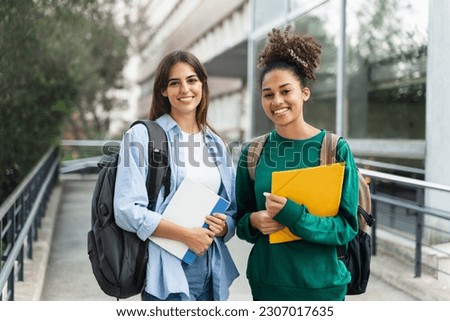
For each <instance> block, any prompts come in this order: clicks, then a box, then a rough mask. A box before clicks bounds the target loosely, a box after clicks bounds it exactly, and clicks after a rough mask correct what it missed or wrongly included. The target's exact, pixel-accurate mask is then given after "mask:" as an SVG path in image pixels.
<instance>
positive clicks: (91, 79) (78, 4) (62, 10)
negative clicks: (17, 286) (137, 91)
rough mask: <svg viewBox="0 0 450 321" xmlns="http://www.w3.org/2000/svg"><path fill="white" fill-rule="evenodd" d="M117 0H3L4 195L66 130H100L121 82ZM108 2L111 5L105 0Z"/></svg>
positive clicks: (123, 49)
mask: <svg viewBox="0 0 450 321" xmlns="http://www.w3.org/2000/svg"><path fill="white" fill-rule="evenodd" d="M114 3H115V1H113V0H111V1H99V0H97V1H95V0H84V1H75V0H74V1H70V0H34V1H28V0H4V1H1V2H0V92H1V95H0V118H1V127H0V150H1V151H2V152H1V153H0V201H2V200H3V199H4V198H5V197H6V196H7V195H8V194H9V193H10V192H11V190H12V188H14V187H15V186H16V184H17V183H18V181H20V179H21V178H23V177H24V176H25V175H26V174H27V173H28V172H29V170H30V169H31V168H32V167H33V166H34V164H36V162H37V160H38V159H39V158H40V157H41V156H42V155H43V154H44V153H45V151H46V150H47V149H48V148H49V147H50V146H51V145H52V144H54V143H55V142H56V141H57V140H58V139H59V138H60V136H61V132H62V130H63V129H64V126H65V125H66V124H67V123H68V121H67V119H68V117H67V116H68V115H70V114H71V113H75V114H76V115H79V117H78V120H77V121H74V119H75V118H74V117H70V119H71V121H69V123H70V124H71V126H70V127H71V130H72V131H73V132H74V133H76V135H74V136H75V137H77V136H78V137H103V135H104V133H105V132H106V130H107V128H108V126H109V118H108V111H110V110H111V109H112V108H114V107H115V106H117V105H118V102H117V101H116V100H115V99H114V96H113V95H112V94H111V91H112V90H113V89H114V88H121V87H122V86H123V79H122V69H123V67H124V65H125V63H126V60H127V45H128V40H127V37H126V36H125V35H124V34H123V32H122V31H121V30H120V29H119V28H118V26H117V25H116V23H115V21H114V15H113V11H112V8H113V4H114ZM105 4H108V5H105Z"/></svg>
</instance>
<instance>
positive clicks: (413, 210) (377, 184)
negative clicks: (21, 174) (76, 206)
mask: <svg viewBox="0 0 450 321" xmlns="http://www.w3.org/2000/svg"><path fill="white" fill-rule="evenodd" d="M106 144H119V141H63V142H62V146H63V147H64V148H65V149H66V152H67V151H69V150H71V149H73V148H96V153H97V154H98V151H99V150H98V148H99V147H104V146H105V145H106ZM93 153H94V154H95V152H93ZM80 154H83V153H80ZM91 155H92V151H91ZM98 157H99V156H96V157H86V158H81V159H78V160H73V161H65V162H63V163H62V166H61V168H60V172H61V173H62V174H63V173H70V172H72V171H77V170H80V169H88V168H95V167H96V162H97V159H98ZM355 161H356V162H357V164H358V166H359V167H360V170H361V172H362V173H363V174H364V175H365V176H366V177H370V179H371V181H372V183H371V190H372V204H373V209H372V212H373V214H374V216H375V217H376V220H377V222H376V223H375V226H374V227H373V228H372V239H373V240H372V241H373V251H374V254H375V255H376V251H377V226H378V227H383V228H384V227H387V228H388V229H389V232H391V233H394V234H397V235H398V236H399V237H401V238H404V239H407V240H408V241H411V244H414V245H413V246H414V250H413V252H414V254H413V256H414V258H413V260H414V275H415V276H416V277H420V276H421V274H422V266H423V265H424V263H425V264H427V263H426V262H423V260H422V252H423V249H424V248H425V247H428V248H433V246H432V245H429V244H426V243H424V242H423V234H424V229H426V228H428V227H427V226H426V224H425V216H429V217H435V218H439V219H442V220H444V221H446V222H449V224H450V212H447V211H442V210H438V209H433V208H429V207H426V206H425V202H424V195H425V190H427V189H428V190H439V191H444V192H447V193H449V196H450V187H449V186H444V185H438V184H432V183H428V182H426V181H424V180H422V178H423V177H424V176H425V171H424V170H423V169H420V168H414V167H409V166H401V165H395V164H389V163H384V162H378V161H373V160H367V159H359V158H355ZM366 168H370V169H366ZM373 169H376V170H377V171H375V170H373ZM392 173H396V174H401V175H402V176H400V175H395V174H392ZM407 176H410V177H419V178H420V179H415V178H410V177H407ZM386 187H387V188H388V189H389V188H392V187H394V188H396V189H397V190H400V193H399V194H400V195H397V196H396V195H393V194H395V193H390V192H389V191H386ZM399 211H400V212H405V213H407V214H406V215H405V217H406V220H408V221H409V222H407V224H410V225H413V227H412V228H411V230H413V231H412V232H411V233H405V231H404V230H402V228H397V227H395V226H394V227H392V226H390V224H389V222H388V223H387V224H385V222H383V218H382V217H381V215H384V216H385V217H387V218H386V219H385V220H387V221H395V220H397V221H398V216H399V215H398V212H399ZM411 220H412V221H413V222H411ZM444 233H445V231H444ZM449 239H450V233H449ZM394 254H395V255H398V254H399V253H394ZM443 255H445V256H449V257H450V253H443ZM444 273H450V272H444Z"/></svg>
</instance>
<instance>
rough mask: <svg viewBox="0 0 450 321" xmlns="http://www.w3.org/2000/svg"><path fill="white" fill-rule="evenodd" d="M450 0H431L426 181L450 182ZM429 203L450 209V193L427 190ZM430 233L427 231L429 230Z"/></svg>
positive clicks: (436, 222) (445, 238)
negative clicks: (449, 32)
mask: <svg viewBox="0 0 450 321" xmlns="http://www.w3.org/2000/svg"><path fill="white" fill-rule="evenodd" d="M449 13H450V1H448V0H430V10H429V44H428V66H427V103H426V104H427V106H426V154H425V155H426V156H425V170H426V180H427V181H429V182H433V183H438V184H444V185H450V161H449V160H450V141H449V139H450V77H449V76H450V37H449V34H448V31H449V30H450V19H449V18H450V17H449ZM425 202H426V204H427V205H428V206H431V207H435V208H440V209H442V210H447V211H448V210H450V194H449V193H442V192H427V193H426V197H425ZM427 224H431V225H434V226H436V227H439V229H443V230H447V231H449V230H450V224H449V226H443V225H442V221H439V222H438V221H437V220H427ZM425 232H427V230H425ZM425 237H426V239H427V238H428V239H429V240H430V241H432V242H433V243H434V242H436V243H440V242H443V241H449V237H448V236H443V237H441V238H439V239H435V238H429V236H428V235H425Z"/></svg>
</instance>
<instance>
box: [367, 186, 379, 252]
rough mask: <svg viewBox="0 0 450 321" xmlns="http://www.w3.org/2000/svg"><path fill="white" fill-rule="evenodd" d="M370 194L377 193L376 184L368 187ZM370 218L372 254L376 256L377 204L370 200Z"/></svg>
mask: <svg viewBox="0 0 450 321" xmlns="http://www.w3.org/2000/svg"><path fill="white" fill-rule="evenodd" d="M369 188H370V194H371V195H375V193H376V192H377V189H376V183H375V182H372V183H371V184H370V185H369ZM372 216H373V218H374V219H375V222H374V223H373V225H372V254H373V255H377V202H376V201H375V202H374V200H373V199H372Z"/></svg>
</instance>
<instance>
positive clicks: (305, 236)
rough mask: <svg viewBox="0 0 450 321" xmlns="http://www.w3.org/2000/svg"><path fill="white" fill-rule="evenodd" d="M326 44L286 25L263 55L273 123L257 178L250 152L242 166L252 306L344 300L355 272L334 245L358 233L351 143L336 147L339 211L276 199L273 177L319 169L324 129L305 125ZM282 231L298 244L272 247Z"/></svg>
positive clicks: (240, 214) (240, 228)
mask: <svg viewBox="0 0 450 321" xmlns="http://www.w3.org/2000/svg"><path fill="white" fill-rule="evenodd" d="M320 54H321V46H320V45H319V44H318V43H317V42H316V41H315V40H314V39H313V38H312V37H310V36H307V35H296V34H293V33H292V32H291V28H290V27H287V28H286V29H285V30H284V31H283V32H282V31H280V30H279V29H273V31H272V32H271V33H269V38H268V42H267V44H266V46H265V47H264V49H263V50H262V51H261V53H260V56H259V64H258V67H261V68H262V71H261V78H260V85H261V92H262V94H261V102H262V107H263V109H264V112H265V114H266V115H267V117H268V118H269V119H270V120H271V121H272V122H273V123H274V126H275V130H273V131H272V132H270V134H269V136H268V139H267V141H266V143H265V144H264V147H263V149H262V151H261V156H260V159H259V162H258V164H257V166H256V169H255V179H254V181H252V179H251V178H250V176H249V172H248V168H247V155H248V148H246V149H244V151H243V153H242V155H241V157H240V160H239V164H238V169H237V178H236V179H237V181H236V195H237V208H238V209H237V235H238V236H239V238H241V239H243V240H246V241H248V242H250V243H252V244H254V245H253V248H252V250H251V253H250V255H249V258H248V265H247V278H248V280H249V284H250V287H251V291H252V295H253V298H254V300H309V301H316V300H344V299H345V295H346V291H347V284H348V283H349V282H350V273H349V272H348V271H347V268H346V266H345V265H344V263H343V262H342V261H341V260H339V259H338V256H337V247H338V246H339V245H342V244H346V243H347V242H349V241H350V240H351V239H353V238H354V237H355V236H356V233H357V230H358V221H357V202H358V174H357V169H356V165H355V163H354V159H353V155H352V153H351V151H350V148H349V146H348V144H347V142H346V141H345V140H343V139H340V140H339V142H338V152H337V161H338V162H345V169H344V180H343V187H342V195H341V201H340V205H339V212H338V214H337V215H336V216H332V217H319V216H317V215H314V213H311V212H310V211H309V210H308V208H307V207H306V206H305V205H303V204H297V203H295V202H294V201H292V200H290V199H287V198H285V197H281V196H278V195H275V194H271V193H270V191H271V183H272V182H271V177H272V172H274V171H283V170H291V169H299V168H307V167H314V166H318V165H319V164H320V160H319V154H320V148H321V143H322V140H323V138H324V136H325V132H326V131H325V130H324V129H319V128H316V127H314V126H313V125H311V124H309V123H307V122H306V121H305V119H304V117H303V109H304V108H305V106H306V104H307V102H308V100H309V99H310V98H311V95H312V92H311V89H310V88H309V87H308V85H307V80H315V70H316V69H317V68H318V67H319V63H320ZM284 227H288V228H289V230H290V231H291V232H292V233H293V234H294V235H296V236H298V237H300V240H297V241H293V242H285V243H277V244H271V243H269V234H271V233H273V232H276V231H278V230H280V229H282V228H284Z"/></svg>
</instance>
